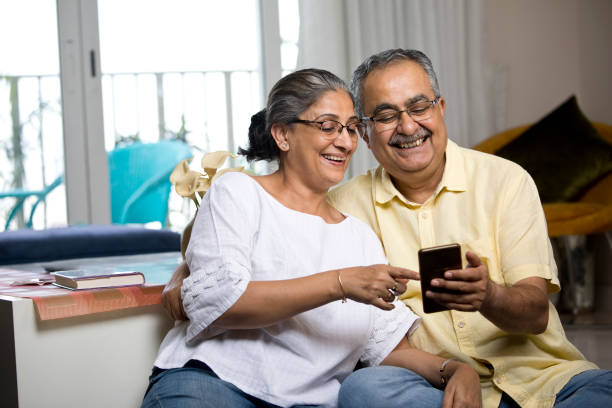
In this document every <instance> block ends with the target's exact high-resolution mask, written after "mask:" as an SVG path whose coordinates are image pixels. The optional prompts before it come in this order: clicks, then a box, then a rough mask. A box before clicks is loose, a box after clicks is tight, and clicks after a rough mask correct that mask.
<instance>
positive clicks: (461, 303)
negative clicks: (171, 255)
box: [329, 49, 612, 408]
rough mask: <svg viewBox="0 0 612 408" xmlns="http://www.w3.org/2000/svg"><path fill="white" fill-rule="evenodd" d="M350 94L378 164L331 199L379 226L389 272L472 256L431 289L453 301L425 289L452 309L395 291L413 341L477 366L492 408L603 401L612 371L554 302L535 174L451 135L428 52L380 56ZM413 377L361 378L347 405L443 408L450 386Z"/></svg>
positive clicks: (610, 390)
mask: <svg viewBox="0 0 612 408" xmlns="http://www.w3.org/2000/svg"><path fill="white" fill-rule="evenodd" d="M351 91H352V92H353V93H354V95H355V98H356V107H355V110H356V112H357V114H358V115H359V116H360V117H362V118H363V120H365V121H367V124H368V133H367V136H366V137H365V138H364V139H365V142H366V143H367V145H368V147H369V148H370V150H371V151H372V153H373V154H374V156H375V157H376V159H377V160H378V162H379V163H380V166H379V167H378V168H377V169H374V170H371V171H370V172H368V174H366V175H362V176H358V177H356V178H354V179H353V180H351V181H350V182H348V183H346V184H344V185H343V186H340V187H338V188H337V189H335V190H333V191H331V192H330V194H329V200H330V201H331V203H332V204H333V205H334V206H336V207H337V208H338V209H340V210H341V211H344V212H346V213H349V214H352V215H354V216H356V217H358V218H361V219H362V220H363V221H365V222H367V223H368V224H369V225H370V226H371V227H372V228H373V229H374V231H375V232H376V233H377V234H378V236H379V238H380V240H381V241H382V243H383V246H384V248H385V252H386V254H387V257H388V260H389V263H390V264H392V265H395V266H400V267H404V268H408V269H413V270H418V266H419V264H418V258H417V252H418V250H419V249H420V248H424V247H430V246H437V245H441V244H449V243H459V244H460V245H461V247H462V249H463V251H464V252H465V258H466V261H467V266H466V267H465V269H462V270H453V271H447V272H446V273H445V275H444V279H434V280H432V282H431V283H432V286H434V287H438V288H447V289H452V290H454V291H455V293H454V294H448V293H440V292H431V291H430V292H427V293H426V296H427V297H430V298H431V299H433V300H435V301H436V302H438V303H440V304H442V305H444V306H446V307H448V308H449V309H450V310H448V311H442V312H438V313H431V314H426V313H423V299H422V298H421V291H420V285H419V282H410V284H409V285H408V290H407V291H406V292H405V293H404V294H403V295H402V296H401V298H402V299H403V300H404V302H405V303H406V304H407V305H408V306H409V307H410V308H411V309H412V310H413V311H415V312H416V313H417V314H419V315H420V316H421V317H422V319H423V322H422V325H421V327H420V328H419V329H418V330H416V331H415V333H414V334H413V335H412V336H411V337H410V342H411V343H412V345H413V346H414V347H417V348H420V349H422V350H426V351H429V352H431V353H434V354H437V355H440V356H442V357H445V358H455V359H458V360H461V361H464V362H466V363H468V364H470V365H471V366H472V367H473V368H474V369H476V371H477V372H478V373H479V375H480V378H481V387H482V397H483V405H484V406H486V407H498V406H500V407H512V406H522V407H551V406H553V405H554V406H559V407H562V406H566V405H567V406H604V405H602V404H605V406H608V405H609V404H610V403H611V402H612V372H610V371H604V370H597V366H596V365H595V364H593V363H590V362H588V361H585V359H584V357H583V356H582V354H581V353H580V352H579V351H578V350H577V349H576V348H575V347H574V346H573V345H572V344H571V343H570V342H569V341H568V340H567V339H566V337H565V335H564V332H563V328H562V326H561V322H560V319H559V316H558V314H557V311H556V310H555V307H554V306H553V305H552V304H551V303H550V301H549V300H548V293H552V292H556V291H558V290H559V281H558V279H557V274H556V266H555V262H554V259H553V256H552V251H551V247H550V242H549V239H548V235H547V228H546V220H545V218H544V213H543V210H542V206H541V204H540V201H539V197H538V192H537V189H536V186H535V184H534V183H533V181H532V179H531V177H530V176H529V175H528V174H527V173H526V172H525V171H524V170H523V169H522V168H520V167H519V166H518V165H516V164H514V163H512V162H509V161H507V160H504V159H501V158H498V157H495V156H491V155H487V154H484V153H480V152H476V151H473V150H469V149H464V148H461V147H459V146H458V145H456V144H455V143H454V142H452V141H451V140H448V137H447V134H446V125H445V123H444V110H445V107H446V105H445V100H444V98H443V97H442V96H441V95H440V91H439V87H438V81H437V78H436V74H435V72H434V70H433V67H432V64H431V61H430V60H429V58H427V56H426V55H425V54H423V53H422V52H420V51H415V50H402V49H396V50H388V51H384V52H381V53H379V54H377V55H373V56H372V57H370V58H368V59H367V60H366V61H364V62H363V63H362V64H361V65H360V66H359V67H358V68H357V69H356V70H355V72H354V74H353V79H352V81H351ZM441 371H443V368H441ZM415 377H417V376H416V375H415V374H414V373H411V372H410V371H408V370H402V369H397V370H396V369H394V368H391V367H376V368H366V369H362V370H358V371H356V372H355V373H353V374H352V375H351V376H350V377H349V378H348V379H347V380H346V381H345V383H344V384H343V386H342V389H341V391H340V399H339V401H340V406H341V407H342V406H368V407H371V406H381V407H386V408H388V407H390V406H398V407H400V406H401V407H406V406H423V407H430V406H440V404H441V402H442V392H441V391H439V390H437V389H433V387H432V385H430V384H429V383H427V382H426V381H424V380H423V379H421V378H415ZM406 384H410V385H411V386H410V387H407V386H406ZM415 404H416V405H415ZM445 404H446V401H445Z"/></svg>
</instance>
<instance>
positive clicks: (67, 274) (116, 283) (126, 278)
mask: <svg viewBox="0 0 612 408" xmlns="http://www.w3.org/2000/svg"><path fill="white" fill-rule="evenodd" d="M52 275H54V276H55V282H54V285H57V286H60V287H62V288H66V289H72V290H78V289H94V288H111V287H113V288H114V287H120V286H133V285H142V284H143V283H144V282H145V277H144V275H143V274H142V273H141V272H137V271H117V272H109V271H87V270H83V269H74V270H68V271H58V272H54V273H52Z"/></svg>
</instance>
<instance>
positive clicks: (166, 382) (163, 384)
mask: <svg viewBox="0 0 612 408" xmlns="http://www.w3.org/2000/svg"><path fill="white" fill-rule="evenodd" d="M161 407H164V408H279V407H278V406H277V405H274V404H270V403H267V402H265V401H262V400H260V399H259V398H255V397H253V396H252V395H249V394H246V393H244V392H242V391H241V390H240V389H238V387H236V386H235V385H233V384H232V383H229V382H227V381H223V380H222V379H220V378H219V377H217V375H216V374H215V373H214V372H213V371H212V370H211V369H210V368H209V367H208V366H207V365H206V364H204V363H202V362H199V361H196V360H190V361H189V362H188V363H187V364H185V366H184V367H181V368H172V369H169V370H159V369H154V370H153V374H151V377H149V388H147V392H146V394H145V397H144V400H143V401H142V405H141V408H161ZM306 407H315V408H316V407H317V406H316V405H295V406H294V407H293V408H306Z"/></svg>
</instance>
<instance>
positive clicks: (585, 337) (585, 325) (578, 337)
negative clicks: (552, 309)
mask: <svg viewBox="0 0 612 408" xmlns="http://www.w3.org/2000/svg"><path fill="white" fill-rule="evenodd" d="M561 317H562V321H563V322H564V324H563V326H564V327H565V334H566V336H567V338H568V339H569V340H570V341H571V342H572V343H573V344H574V345H575V346H576V347H578V349H579V350H580V351H581V352H582V354H584V356H585V357H586V358H587V360H590V361H592V362H594V363H595V364H597V365H598V366H599V367H600V368H605V369H608V370H612V313H594V314H586V315H580V316H576V317H573V316H569V315H562V316H561Z"/></svg>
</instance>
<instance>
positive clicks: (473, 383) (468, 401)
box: [442, 361, 482, 408]
mask: <svg viewBox="0 0 612 408" xmlns="http://www.w3.org/2000/svg"><path fill="white" fill-rule="evenodd" d="M445 370H449V374H450V378H449V380H448V383H447V384H446V388H445V389H444V399H443V400H442V408H463V407H475V408H480V407H482V394H481V392H480V377H479V376H478V373H476V371H475V370H474V369H473V368H472V367H470V366H469V365H467V364H465V363H461V362H458V361H451V362H449V363H448V364H447V366H446V369H445Z"/></svg>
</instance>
